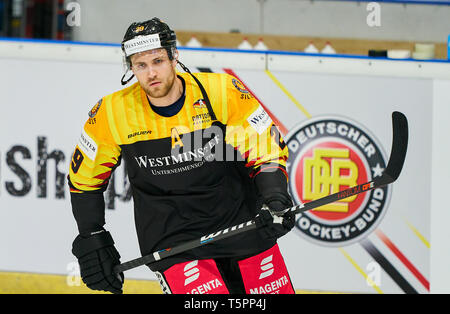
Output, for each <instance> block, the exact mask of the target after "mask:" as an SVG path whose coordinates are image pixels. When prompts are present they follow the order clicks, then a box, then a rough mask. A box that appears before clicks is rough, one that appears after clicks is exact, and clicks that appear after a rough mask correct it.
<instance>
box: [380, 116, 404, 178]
mask: <svg viewBox="0 0 450 314" xmlns="http://www.w3.org/2000/svg"><path fill="white" fill-rule="evenodd" d="M407 149H408V120H407V119H406V116H405V115H404V114H403V113H401V112H399V111H394V112H393V113H392V148H391V155H390V157H389V162H388V165H387V167H386V169H385V170H384V172H383V175H382V178H380V180H381V181H383V183H386V184H388V183H391V182H394V181H395V180H397V178H398V177H399V176H400V173H401V172H402V169H403V164H404V163H405V158H406V151H407Z"/></svg>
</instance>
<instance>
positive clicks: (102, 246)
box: [72, 230, 124, 294]
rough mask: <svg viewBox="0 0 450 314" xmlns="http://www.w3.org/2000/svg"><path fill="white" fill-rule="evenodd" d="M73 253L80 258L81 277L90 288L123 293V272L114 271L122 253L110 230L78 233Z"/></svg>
mask: <svg viewBox="0 0 450 314" xmlns="http://www.w3.org/2000/svg"><path fill="white" fill-rule="evenodd" d="M72 253H73V255H75V256H76V257H77V258H78V263H79V264H80V273H81V278H82V279H83V282H84V283H85V284H86V286H88V288H90V289H92V290H103V291H109V292H112V293H114V294H121V293H122V284H123V280H124V276H123V273H120V274H115V273H114V272H113V269H114V266H116V265H118V264H120V255H119V252H117V250H116V248H115V247H114V241H113V239H112V237H111V234H110V233H109V232H108V231H106V230H100V231H98V232H93V233H91V234H90V235H88V236H82V235H78V236H77V237H76V238H75V240H74V241H73V244H72Z"/></svg>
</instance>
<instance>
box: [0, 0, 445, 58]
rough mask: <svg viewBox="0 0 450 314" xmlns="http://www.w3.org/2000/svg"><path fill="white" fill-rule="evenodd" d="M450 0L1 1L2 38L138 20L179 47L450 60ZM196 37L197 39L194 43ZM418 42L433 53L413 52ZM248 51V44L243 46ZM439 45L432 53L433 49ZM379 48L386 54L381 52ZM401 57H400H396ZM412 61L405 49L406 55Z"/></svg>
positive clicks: (97, 30) (116, 32) (97, 34)
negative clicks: (169, 33) (156, 26)
mask: <svg viewBox="0 0 450 314" xmlns="http://www.w3.org/2000/svg"><path fill="white" fill-rule="evenodd" d="M449 3H450V2H449V1H446V0H421V1H420V0H388V1H386V0H382V1H377V2H373V1H351V0H350V1H345V0H342V1H339V0H338V1H327V0H244V1H240V0H229V1H220V0H192V1H175V0H168V1H165V0H152V1H150V0H133V1H132V2H131V3H128V2H126V1H121V0H94V1H89V0H78V1H68V0H1V1H0V36H6V37H16V38H40V39H56V40H74V41H87V42H101V43H118V42H120V41H121V39H122V37H123V34H124V30H125V29H126V28H127V26H128V25H129V24H130V23H131V22H133V21H142V20H146V19H148V18H149V17H150V16H151V17H153V16H158V17H160V18H161V19H165V20H168V21H170V22H171V26H172V27H173V29H174V30H176V31H177V34H178V38H179V43H180V45H181V46H197V45H202V46H203V47H225V48H237V47H239V45H241V44H242V43H243V42H244V40H245V39H247V41H248V42H249V44H250V46H251V47H252V48H253V47H255V46H256V45H257V44H258V43H259V42H261V43H262V44H260V46H258V47H262V48H263V49H264V48H265V47H267V48H268V49H271V50H286V51H297V52H301V51H305V49H307V51H308V52H315V50H314V48H316V49H317V50H318V51H319V52H320V51H321V50H323V49H324V48H325V46H326V44H327V42H328V43H329V44H330V46H331V47H332V48H333V49H328V50H326V51H333V50H334V51H336V52H337V53H343V54H356V55H368V54H369V51H370V50H376V51H373V54H374V55H383V53H385V52H383V51H386V50H409V51H410V55H411V57H415V58H422V59H424V58H436V59H447V40H448V33H449V29H450V20H449V18H448V17H449V16H450V6H449ZM192 38H195V39H196V40H197V41H195V42H190V41H191V39H192ZM415 43H428V44H432V47H427V48H425V49H428V50H430V51H431V50H432V49H434V50H433V51H434V53H430V54H426V53H422V54H416V55H414V50H415V46H414V44H415ZM250 46H248V45H246V44H244V45H243V47H245V48H249V47H250ZM433 47H434V48H433ZM380 51H381V52H380ZM397 53H398V52H397ZM399 54H401V53H399ZM403 54H404V55H407V56H408V53H407V52H403Z"/></svg>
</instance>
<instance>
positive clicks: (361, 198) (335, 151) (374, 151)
mask: <svg viewBox="0 0 450 314" xmlns="http://www.w3.org/2000/svg"><path fill="white" fill-rule="evenodd" d="M286 142H287V145H288V148H289V160H288V164H287V169H288V173H289V178H290V179H289V192H290V194H291V196H292V198H293V199H294V201H295V203H296V204H301V203H307V202H309V201H312V200H315V199H318V198H321V197H324V196H326V195H329V194H333V193H336V192H339V191H342V190H344V189H346V188H349V187H351V186H355V185H359V184H362V183H364V182H368V181H371V180H372V179H374V178H376V177H378V176H381V174H382V173H383V170H384V168H385V167H386V158H385V154H384V153H383V152H382V151H381V149H380V147H381V145H380V144H379V143H378V140H377V139H376V138H375V137H374V136H372V135H371V134H370V133H369V132H368V131H367V130H366V129H365V128H364V127H362V126H360V125H359V124H357V123H355V122H353V121H351V120H349V119H348V118H343V117H336V116H332V117H316V118H313V119H309V120H306V121H305V122H304V123H302V124H300V125H298V126H296V127H295V128H294V129H293V130H291V131H290V132H289V134H288V135H287V136H286ZM390 194H391V187H390V186H385V187H382V188H377V189H374V190H373V191H370V192H367V193H361V194H358V195H354V196H351V197H348V198H346V199H343V200H340V201H338V202H334V203H331V204H327V205H324V206H321V207H318V208H315V209H313V210H310V211H307V212H304V213H302V214H300V215H299V216H298V219H297V221H296V228H295V230H296V231H297V232H298V233H299V234H300V235H301V236H302V237H304V238H305V239H307V240H308V241H311V242H313V243H316V244H319V245H324V246H345V245H349V244H352V243H355V242H357V241H360V240H361V239H363V238H365V237H367V236H368V235H369V234H370V233H371V232H372V231H373V230H374V229H375V228H376V226H377V225H378V224H379V223H380V222H381V220H382V217H383V216H384V214H385V211H386V208H387V204H388V202H389V199H390Z"/></svg>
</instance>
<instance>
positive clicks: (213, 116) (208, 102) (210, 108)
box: [177, 59, 217, 122]
mask: <svg viewBox="0 0 450 314" xmlns="http://www.w3.org/2000/svg"><path fill="white" fill-rule="evenodd" d="M177 62H178V64H179V65H180V67H181V68H182V69H183V70H184V71H185V72H186V73H189V74H190V75H191V76H192V78H193V79H194V81H195V82H196V83H197V85H198V87H199V88H200V91H201V92H202V95H203V99H204V100H205V104H206V108H208V112H209V115H210V116H211V120H212V121H213V122H214V121H217V118H216V114H215V113H214V110H213V109H212V106H211V102H210V101H209V97H208V94H207V93H206V91H205V88H204V87H203V85H202V83H200V81H199V80H198V79H197V78H196V77H195V75H194V74H192V73H191V71H189V69H188V68H187V67H186V66H185V65H184V64H183V63H181V62H180V61H179V60H178V59H177Z"/></svg>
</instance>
